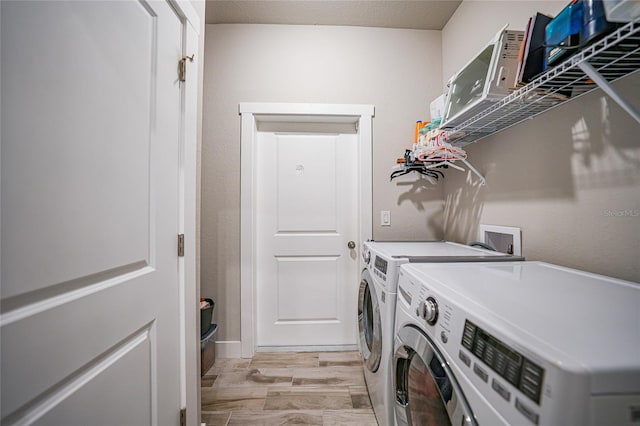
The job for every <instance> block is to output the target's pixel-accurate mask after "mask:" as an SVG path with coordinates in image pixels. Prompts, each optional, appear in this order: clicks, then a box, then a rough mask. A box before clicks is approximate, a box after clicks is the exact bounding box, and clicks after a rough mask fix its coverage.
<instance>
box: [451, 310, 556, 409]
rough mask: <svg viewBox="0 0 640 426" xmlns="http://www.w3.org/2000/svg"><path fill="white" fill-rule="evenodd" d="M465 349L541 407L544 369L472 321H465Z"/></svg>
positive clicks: (463, 336)
mask: <svg viewBox="0 0 640 426" xmlns="http://www.w3.org/2000/svg"><path fill="white" fill-rule="evenodd" d="M462 346H464V347H465V348H466V349H468V350H469V352H471V353H472V354H473V355H475V356H476V357H477V358H478V359H479V360H480V361H482V363H484V364H485V365H487V366H488V367H489V368H490V369H492V370H493V371H495V372H496V373H497V374H498V375H499V376H500V377H502V378H503V379H505V380H506V381H508V382H509V383H511V384H512V385H513V386H514V387H516V388H517V389H518V390H520V391H521V392H522V393H523V394H524V395H525V396H526V397H528V398H529V399H531V400H532V401H533V402H535V403H536V404H540V394H541V392H542V382H543V378H544V369H543V368H542V367H540V366H539V365H537V364H535V363H534V362H532V361H531V360H529V359H527V358H525V357H524V356H522V354H520V353H519V352H518V351H516V350H514V349H513V348H511V347H509V346H507V345H506V344H504V343H503V342H502V341H500V340H498V339H497V338H495V337H494V336H492V335H491V334H489V333H487V332H486V331H485V330H483V329H482V328H480V327H478V326H477V325H476V324H474V323H473V322H471V321H469V320H465V324H464V332H463V334H462Z"/></svg>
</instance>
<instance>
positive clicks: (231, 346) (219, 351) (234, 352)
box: [216, 340, 242, 358]
mask: <svg viewBox="0 0 640 426" xmlns="http://www.w3.org/2000/svg"><path fill="white" fill-rule="evenodd" d="M216 358H242V343H241V342H240V341H239V340H230V341H226V342H224V341H223V342H216Z"/></svg>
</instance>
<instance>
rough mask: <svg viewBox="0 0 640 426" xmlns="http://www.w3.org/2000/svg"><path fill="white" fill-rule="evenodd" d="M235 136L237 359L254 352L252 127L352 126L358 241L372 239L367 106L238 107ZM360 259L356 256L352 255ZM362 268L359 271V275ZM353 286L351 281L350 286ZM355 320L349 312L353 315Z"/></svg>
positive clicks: (255, 131)
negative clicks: (237, 133) (237, 144)
mask: <svg viewBox="0 0 640 426" xmlns="http://www.w3.org/2000/svg"><path fill="white" fill-rule="evenodd" d="M239 113H240V115H241V117H242V127H241V136H240V152H241V155H240V157H241V160H240V170H241V172H240V339H241V342H240V343H241V356H242V358H251V357H253V355H254V354H255V350H256V335H255V333H256V318H257V315H256V308H257V304H256V172H255V171H256V163H257V159H256V156H255V152H256V143H257V140H258V132H259V131H260V130H259V129H258V126H259V125H260V126H264V127H265V128H270V129H271V130H269V131H273V130H272V129H273V128H274V127H275V126H280V125H283V123H285V124H284V126H285V127H286V126H287V125H292V124H293V125H295V123H313V124H314V125H315V126H318V125H320V126H321V125H323V124H328V125H332V126H333V127H335V125H338V126H343V125H344V126H350V125H351V126H354V127H355V130H356V135H357V139H358V162H357V167H358V186H357V187H358V235H357V240H358V241H364V240H367V239H371V237H372V235H373V200H372V189H373V188H372V141H373V138H372V118H373V116H374V106H373V105H343V104H302V103H253V102H241V103H240V105H239ZM358 258H360V256H358ZM361 269H362V268H359V269H358V271H360V270H361ZM355 282H358V280H357V277H354V283H355ZM354 317H355V312H354Z"/></svg>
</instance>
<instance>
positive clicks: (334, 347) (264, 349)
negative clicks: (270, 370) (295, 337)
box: [256, 345, 358, 352]
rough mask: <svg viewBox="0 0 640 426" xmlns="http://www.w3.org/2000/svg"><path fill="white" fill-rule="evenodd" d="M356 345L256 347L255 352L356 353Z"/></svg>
mask: <svg viewBox="0 0 640 426" xmlns="http://www.w3.org/2000/svg"><path fill="white" fill-rule="evenodd" d="M357 350H358V345H331V346H258V347H257V348H256V352H337V351H357Z"/></svg>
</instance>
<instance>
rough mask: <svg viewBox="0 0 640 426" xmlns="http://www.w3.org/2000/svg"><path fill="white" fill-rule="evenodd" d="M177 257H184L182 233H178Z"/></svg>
mask: <svg viewBox="0 0 640 426" xmlns="http://www.w3.org/2000/svg"><path fill="white" fill-rule="evenodd" d="M178 257H184V234H178Z"/></svg>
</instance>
